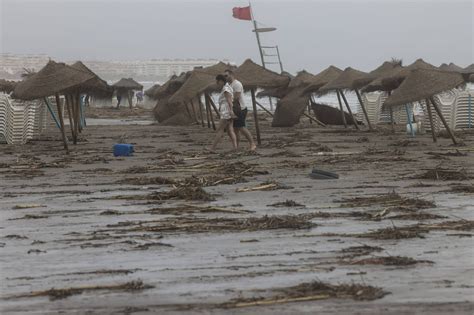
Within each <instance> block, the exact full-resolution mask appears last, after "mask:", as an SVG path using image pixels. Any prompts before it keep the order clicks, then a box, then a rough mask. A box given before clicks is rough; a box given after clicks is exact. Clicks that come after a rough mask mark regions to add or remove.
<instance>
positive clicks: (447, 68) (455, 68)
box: [439, 62, 464, 73]
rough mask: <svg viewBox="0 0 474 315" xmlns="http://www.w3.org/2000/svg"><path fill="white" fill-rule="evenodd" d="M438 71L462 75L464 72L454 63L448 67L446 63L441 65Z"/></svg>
mask: <svg viewBox="0 0 474 315" xmlns="http://www.w3.org/2000/svg"><path fill="white" fill-rule="evenodd" d="M439 70H443V71H452V72H459V73H463V72H464V69H463V68H462V67H460V66H458V65H456V64H454V63H452V62H451V63H450V64H449V65H448V64H446V63H443V64H442V65H441V66H439Z"/></svg>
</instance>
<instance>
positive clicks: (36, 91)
mask: <svg viewBox="0 0 474 315" xmlns="http://www.w3.org/2000/svg"><path fill="white" fill-rule="evenodd" d="M91 79H94V76H93V75H92V74H90V73H86V72H84V71H80V70H77V69H74V68H72V67H70V66H68V65H66V64H64V63H57V62H54V61H52V60H51V61H49V62H48V63H47V64H46V66H44V67H43V69H41V70H40V71H38V72H37V73H35V74H33V75H31V76H29V77H28V78H26V79H24V80H23V81H21V82H19V83H18V84H17V85H16V87H15V90H14V92H13V96H14V97H15V98H20V99H24V100H33V99H38V98H43V97H47V96H50V95H53V94H55V93H60V92H62V91H64V90H67V89H71V88H74V87H77V86H79V85H80V84H83V83H85V82H87V81H89V80H91Z"/></svg>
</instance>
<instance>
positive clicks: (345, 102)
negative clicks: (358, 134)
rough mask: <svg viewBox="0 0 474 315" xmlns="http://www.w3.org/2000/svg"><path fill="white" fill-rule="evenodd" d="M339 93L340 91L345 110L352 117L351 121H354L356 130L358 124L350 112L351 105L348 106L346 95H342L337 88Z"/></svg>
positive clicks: (340, 91)
mask: <svg viewBox="0 0 474 315" xmlns="http://www.w3.org/2000/svg"><path fill="white" fill-rule="evenodd" d="M339 93H341V97H342V100H343V101H344V104H346V108H347V111H348V112H349V115H351V117H352V121H353V122H354V126H355V127H356V129H357V130H359V125H358V124H357V120H356V119H355V117H354V115H353V114H352V110H351V107H350V106H349V102H347V99H346V96H345V95H344V92H342V90H339Z"/></svg>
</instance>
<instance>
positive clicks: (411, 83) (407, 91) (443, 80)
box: [384, 69, 464, 106]
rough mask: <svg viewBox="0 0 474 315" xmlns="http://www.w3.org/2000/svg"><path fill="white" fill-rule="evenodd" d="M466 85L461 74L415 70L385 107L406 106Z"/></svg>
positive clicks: (386, 102)
mask: <svg viewBox="0 0 474 315" xmlns="http://www.w3.org/2000/svg"><path fill="white" fill-rule="evenodd" d="M463 83H464V79H463V77H462V75H461V74H459V73H456V72H447V71H441V70H428V69H415V70H412V71H410V73H409V74H408V76H407V77H406V79H405V80H404V81H403V83H402V84H400V86H399V87H398V88H397V89H396V90H395V91H393V93H392V95H391V96H390V97H389V98H388V99H387V100H386V101H385V103H384V106H397V105H405V104H408V103H411V102H415V101H421V100H424V99H426V98H430V97H432V96H433V95H436V94H438V93H441V92H444V91H447V90H451V89H453V88H455V87H457V86H460V85H462V84H463Z"/></svg>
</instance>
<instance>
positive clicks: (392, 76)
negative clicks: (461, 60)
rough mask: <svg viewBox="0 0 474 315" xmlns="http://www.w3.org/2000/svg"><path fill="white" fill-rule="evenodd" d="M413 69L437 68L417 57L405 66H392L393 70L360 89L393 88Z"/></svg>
mask: <svg viewBox="0 0 474 315" xmlns="http://www.w3.org/2000/svg"><path fill="white" fill-rule="evenodd" d="M415 69H432V70H436V69H437V68H436V67H435V66H433V65H432V64H429V63H427V62H425V61H424V60H423V59H418V60H416V61H415V62H414V63H412V64H411V65H409V66H407V67H394V68H393V70H389V71H387V72H386V73H384V74H382V75H380V76H379V77H378V78H377V79H375V80H373V81H372V82H370V83H369V84H368V85H367V86H365V87H364V88H363V89H362V91H363V92H374V91H391V90H394V89H396V88H397V87H398V86H399V85H400V83H401V82H402V81H403V80H404V79H405V78H406V76H407V75H408V74H409V73H410V71H412V70H415Z"/></svg>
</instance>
